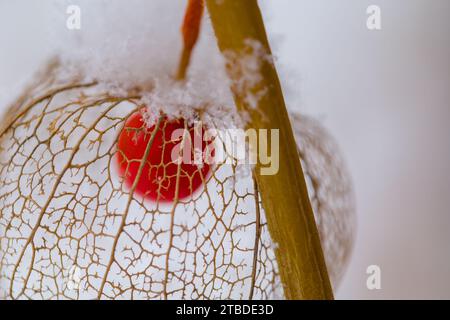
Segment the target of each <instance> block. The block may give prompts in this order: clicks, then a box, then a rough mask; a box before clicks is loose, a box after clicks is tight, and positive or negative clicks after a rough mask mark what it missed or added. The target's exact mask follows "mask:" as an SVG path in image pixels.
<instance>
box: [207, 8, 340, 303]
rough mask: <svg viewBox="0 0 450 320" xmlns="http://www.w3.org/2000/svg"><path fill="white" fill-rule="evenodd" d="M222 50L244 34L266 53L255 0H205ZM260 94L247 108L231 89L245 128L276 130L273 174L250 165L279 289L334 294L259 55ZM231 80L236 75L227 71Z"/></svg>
mask: <svg viewBox="0 0 450 320" xmlns="http://www.w3.org/2000/svg"><path fill="white" fill-rule="evenodd" d="M206 3H207V7H208V10H209V13H210V16H211V20H212V24H213V27H214V30H215V34H216V37H217V40H218V45H219V48H220V50H221V51H222V52H228V53H229V52H232V53H235V54H239V53H241V52H242V50H245V48H246V45H245V42H246V40H248V39H252V40H257V41H259V42H260V43H261V44H262V45H263V47H264V49H265V51H266V52H267V53H268V54H270V53H271V51H270V46H269V42H268V40H267V35H266V31H265V27H264V22H263V19H262V16H261V12H260V10H259V7H258V4H257V1H256V0H219V1H218V0H206ZM261 63H262V65H261V70H260V73H261V78H262V80H261V82H260V83H259V84H258V87H260V88H265V89H266V92H265V94H264V96H263V97H262V98H261V99H260V100H259V102H258V106H257V108H252V107H251V106H250V105H249V104H248V103H246V99H245V97H244V96H243V93H242V92H239V91H238V90H234V98H235V102H236V105H237V107H238V109H239V110H240V111H241V112H242V113H243V114H248V115H249V119H250V120H249V121H248V123H247V128H253V129H279V130H280V131H279V132H280V144H279V147H280V149H279V150H280V163H279V171H278V173H277V174H275V175H261V172H260V165H257V166H256V168H255V170H254V175H255V177H256V180H257V183H258V187H259V190H260V194H261V199H262V204H263V207H264V210H265V214H266V218H267V222H268V228H269V232H270V234H271V237H272V240H273V241H274V242H275V243H276V249H275V254H276V258H277V261H278V267H279V272H280V277H281V281H282V283H283V287H284V294H285V297H286V298H287V299H333V291H332V288H331V284H330V280H329V277H328V272H327V268H326V265H325V259H324V256H323V252H322V247H321V244H320V239H319V233H318V230H317V226H316V223H315V220H314V215H313V211H312V208H311V204H310V201H309V196H308V191H307V187H306V182H305V177H304V174H303V170H302V167H301V163H300V159H299V155H298V151H297V145H296V142H295V138H294V135H293V132H292V128H291V124H290V121H289V116H288V112H287V110H286V106H285V102H284V98H283V94H282V90H281V86H280V81H279V78H278V75H277V72H276V69H275V66H274V64H273V63H271V62H270V61H266V60H265V59H262V60H261ZM228 70H229V71H231V70H230V69H228ZM229 76H230V78H231V80H232V83H234V85H238V83H239V81H240V80H241V79H240V78H239V77H240V75H236V73H233V72H229Z"/></svg>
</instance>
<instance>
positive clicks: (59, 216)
mask: <svg viewBox="0 0 450 320" xmlns="http://www.w3.org/2000/svg"><path fill="white" fill-rule="evenodd" d="M58 74H59V73H58V71H57V69H55V68H53V69H50V70H47V72H45V73H44V74H43V75H42V76H41V77H40V78H38V79H37V82H36V85H35V86H31V87H29V88H28V89H26V90H25V92H24V95H23V98H21V99H19V100H18V101H17V103H16V104H15V105H14V106H12V107H11V108H10V110H9V111H8V114H9V115H10V116H9V117H8V118H7V120H6V122H4V123H3V124H2V125H1V126H0V127H1V130H0V147H1V148H0V298H7V299H12V298H15V299H18V298H21V299H22V298H23V299H95V298H101V299H113V298H126V299H217V298H222V299H247V298H250V299H270V298H280V297H283V293H282V289H281V287H280V282H279V278H278V270H277V262H276V259H275V256H274V252H273V248H274V245H273V243H272V241H271V239H270V235H269V233H268V230H267V225H266V220H265V215H264V210H263V208H262V207H261V203H260V198H259V194H258V191H257V187H256V185H255V183H254V181H253V179H252V178H251V177H250V176H247V177H244V176H239V175H237V172H239V170H240V168H239V167H238V166H236V165H233V164H227V165H225V164H223V165H218V166H216V167H215V168H214V169H213V172H212V174H211V175H210V177H209V178H208V180H205V181H204V187H203V188H202V190H201V191H200V192H199V193H197V194H195V195H194V196H193V197H192V198H190V199H185V200H182V201H180V200H176V201H175V202H174V203H171V204H167V203H155V202H151V201H146V200H144V199H143V198H142V197H139V196H138V195H135V194H133V193H132V192H130V190H129V189H128V188H126V186H125V185H124V183H123V180H122V179H121V178H120V175H118V174H117V170H116V168H115V167H114V165H115V161H114V157H115V154H116V153H117V149H116V139H117V136H118V134H119V132H120V131H121V130H122V127H123V125H124V123H125V121H126V119H127V118H128V116H129V115H130V114H132V113H134V112H135V111H136V110H139V109H140V108H141V107H142V95H143V94H142V93H140V92H137V91H136V92H131V91H128V94H124V93H125V92H122V93H121V94H120V95H116V94H114V93H112V92H111V91H110V90H109V89H108V87H105V86H103V85H99V84H96V83H95V82H92V83H85V82H82V81H81V80H80V79H77V78H73V79H68V78H67V77H66V78H65V79H64V80H63V81H61V80H60V79H59V77H58ZM148 94H150V95H151V93H149V92H147V95H148ZM208 121H210V122H209V124H210V125H211V126H214V125H215V121H217V122H218V123H220V119H215V118H214V117H213V116H212V115H210V116H209V120H208ZM296 123H297V122H295V123H294V126H296ZM222 125H223V124H222ZM300 128H303V129H300V130H301V133H302V143H300V145H301V146H302V147H301V148H300V152H301V155H302V156H303V157H304V162H305V165H306V171H307V172H308V173H309V174H310V177H311V179H310V182H311V187H312V188H314V192H313V193H312V199H313V203H316V205H315V208H316V210H317V211H316V217H317V218H318V224H319V229H320V231H321V236H322V240H323V241H324V242H325V243H330V245H325V253H326V255H327V262H328V263H329V268H330V270H332V271H331V275H332V277H334V278H333V279H334V280H335V281H338V280H339V277H340V275H341V274H342V272H343V269H342V268H343V266H344V265H345V263H346V261H347V260H346V259H347V258H348V250H349V248H350V247H351V242H352V239H353V228H352V227H351V226H352V225H353V207H352V205H353V203H352V201H351V197H349V195H348V194H351V189H350V184H347V183H348V180H347V178H346V173H345V172H344V171H343V170H342V169H341V167H339V166H330V163H335V162H330V161H327V160H329V159H328V157H330V156H333V157H334V155H335V150H334V149H331V151H330V149H329V148H328V145H327V144H326V143H327V142H326V140H325V141H322V140H321V139H322V138H323V137H324V136H323V135H322V134H321V135H317V134H316V133H317V130H316V127H315V126H312V127H310V124H309V123H308V122H304V123H303V124H302V123H301V125H300ZM308 128H309V129H308ZM330 173H332V174H330ZM180 174H182V173H180ZM325 177H326V179H329V180H323V179H324V178H325ZM342 181H344V182H345V184H344V185H345V186H346V187H345V188H343V189H340V188H337V189H336V188H333V186H339V185H341V182H342ZM346 188H347V189H346ZM335 269H336V270H335ZM335 283H336V282H335Z"/></svg>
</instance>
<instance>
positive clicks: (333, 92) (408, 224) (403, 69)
mask: <svg viewBox="0 0 450 320" xmlns="http://www.w3.org/2000/svg"><path fill="white" fill-rule="evenodd" d="M149 1H151V0H149ZM264 2H265V6H264V8H265V11H264V13H265V16H266V17H267V18H268V29H269V31H270V33H271V35H272V40H273V41H274V47H275V50H274V51H275V53H276V55H277V56H278V59H279V60H278V62H279V64H280V66H281V68H280V69H281V71H282V72H281V73H282V74H283V75H286V76H287V77H288V78H286V79H288V80H289V81H286V83H288V85H287V86H286V87H287V88H289V89H290V90H288V92H287V95H288V100H289V101H290V108H291V109H296V110H300V111H302V112H305V113H308V114H313V115H315V116H317V117H319V119H321V120H322V122H323V124H324V125H325V126H326V127H327V128H328V129H329V130H330V131H331V133H332V134H333V135H334V136H335V137H336V139H337V140H338V142H339V144H340V146H341V148H342V150H343V153H344V156H345V158H346V160H347V162H348V166H349V168H350V171H351V173H352V176H353V180H354V184H355V190H356V196H357V207H358V236H357V241H356V245H355V249H354V253H353V257H352V261H351V264H350V267H349V269H348V271H347V274H346V277H345V279H344V281H343V283H342V285H341V288H340V290H339V292H338V293H337V297H338V298H351V299H353V298H356V299H359V298H369V299H372V298H387V299H390V298H447V299H449V298H450V126H449V121H450V1H448V0H433V1H429V0H396V1H381V0H373V1H366V0H347V1H338V0H314V1H313V0H265V1H264ZM370 4H377V5H379V6H380V7H381V9H382V30H381V31H369V30H368V29H367V28H366V18H367V15H366V8H367V7H368V6H369V5H370ZM46 9H47V8H46V6H45V1H32V0H28V1H26V0H0V41H1V42H0V104H1V106H0V109H1V108H3V106H5V105H6V102H7V101H10V100H11V99H12V98H13V97H14V95H15V94H16V93H17V92H18V90H19V89H20V86H21V84H22V83H23V82H24V81H25V80H26V79H27V78H28V77H29V76H30V75H31V74H32V73H33V72H34V70H35V69H36V68H37V67H39V66H40V65H41V63H42V62H43V61H45V58H46V57H47V56H48V55H49V54H51V49H50V46H48V43H46V40H45V39H46V38H45V37H46V32H47V29H46V27H44V24H45V23H44V22H43V19H44V18H45V17H46V12H45V10H46ZM61 14H64V12H62V13H61ZM61 41H64V39H61ZM371 264H377V265H379V266H380V267H381V270H382V289H381V290H379V291H369V290H367V288H366V278H367V275H366V273H365V271H366V268H367V266H369V265H371Z"/></svg>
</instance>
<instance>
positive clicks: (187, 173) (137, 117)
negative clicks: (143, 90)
mask: <svg viewBox="0 0 450 320" xmlns="http://www.w3.org/2000/svg"><path fill="white" fill-rule="evenodd" d="M185 126H186V121H185V120H184V119H175V120H167V118H164V119H162V121H161V122H160V123H159V126H158V128H157V129H156V133H154V130H155V128H156V127H157V124H155V125H153V126H152V127H148V126H147V125H146V124H145V121H144V119H143V117H142V115H141V113H140V112H136V113H134V114H133V115H131V116H130V117H129V118H128V120H127V121H126V123H125V126H124V128H123V129H122V131H121V133H120V136H119V139H118V152H117V156H116V158H117V163H118V165H119V166H118V167H119V172H120V174H121V176H122V177H123V178H124V182H125V185H126V186H127V187H128V188H129V189H131V188H132V186H133V184H134V182H135V179H136V178H137V175H138V171H139V167H140V165H141V162H142V158H143V157H144V155H145V150H146V148H147V145H148V144H149V142H150V140H151V138H152V135H153V134H154V140H153V143H152V144H151V147H150V152H149V154H148V157H147V159H146V160H145V165H144V167H143V171H142V174H141V175H140V177H139V180H138V183H137V186H136V189H135V190H134V193H135V194H138V195H140V196H143V197H144V198H146V199H150V200H153V201H159V202H173V201H174V200H176V199H179V200H183V199H186V198H188V197H191V196H192V195H193V194H194V193H195V192H196V191H197V190H199V189H200V187H201V186H202V185H203V184H204V181H206V179H207V178H208V176H209V174H210V172H211V166H210V165H209V164H208V163H204V161H201V162H202V164H197V163H195V162H194V152H193V148H194V146H195V144H194V141H195V140H194V139H201V140H198V141H201V149H202V150H201V151H202V155H204V154H205V153H206V152H207V148H211V146H212V144H211V145H210V144H208V143H207V142H205V141H203V135H202V134H201V133H202V132H204V131H205V130H204V128H202V130H199V129H198V127H197V128H196V127H194V126H193V125H189V126H187V127H185ZM175 130H177V132H180V130H189V135H187V134H186V135H185V138H184V139H183V138H182V137H180V136H181V135H178V137H180V139H178V140H172V139H173V136H172V135H173V134H174V132H175ZM184 132H186V133H187V131H184ZM178 137H177V138H178ZM189 137H190V139H189ZM199 146H200V145H199ZM175 147H177V149H175V150H174V148H175ZM180 147H181V148H184V151H185V152H186V151H187V152H189V153H188V154H189V155H190V156H189V158H190V159H191V160H192V161H191V162H190V163H189V161H183V162H181V164H178V161H177V160H178V159H177V157H175V158H174V159H172V158H173V156H172V153H173V152H172V151H174V152H175V154H179V153H177V150H179V149H180ZM198 151H200V150H198ZM212 152H213V151H212ZM210 154H212V153H210ZM202 159H204V158H203V157H202ZM186 162H188V163H186ZM177 173H179V178H178V180H179V181H178V185H179V188H178V196H177V195H176V186H177Z"/></svg>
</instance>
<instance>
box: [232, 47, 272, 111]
mask: <svg viewBox="0 0 450 320" xmlns="http://www.w3.org/2000/svg"><path fill="white" fill-rule="evenodd" d="M224 56H225V62H226V67H227V70H228V73H229V74H230V77H231V79H232V86H231V87H232V90H233V91H234V92H235V93H236V94H237V95H238V96H240V97H243V99H244V103H245V104H246V105H247V106H248V107H250V108H251V109H256V108H257V107H258V102H259V101H260V100H261V99H262V98H263V97H264V95H265V94H266V93H267V88H265V87H261V82H262V80H263V77H262V75H261V67H262V65H263V63H265V62H267V61H269V62H272V56H271V55H270V54H268V53H267V52H266V50H265V49H264V47H263V45H262V44H261V43H260V42H258V41H257V40H253V39H246V40H245V47H244V49H243V50H241V51H239V52H236V51H233V50H228V51H225V52H224Z"/></svg>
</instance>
